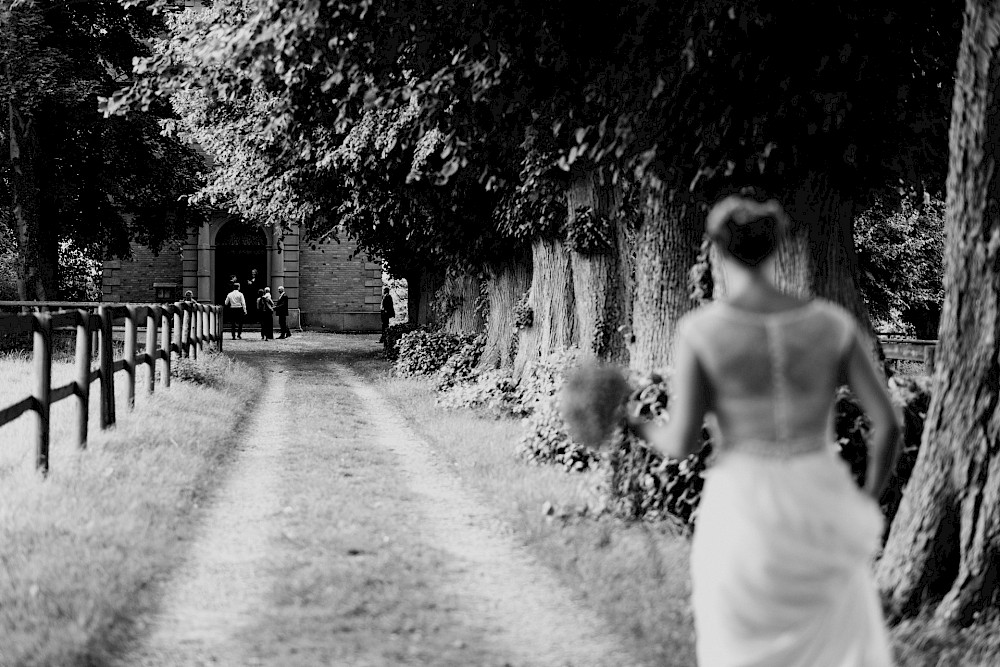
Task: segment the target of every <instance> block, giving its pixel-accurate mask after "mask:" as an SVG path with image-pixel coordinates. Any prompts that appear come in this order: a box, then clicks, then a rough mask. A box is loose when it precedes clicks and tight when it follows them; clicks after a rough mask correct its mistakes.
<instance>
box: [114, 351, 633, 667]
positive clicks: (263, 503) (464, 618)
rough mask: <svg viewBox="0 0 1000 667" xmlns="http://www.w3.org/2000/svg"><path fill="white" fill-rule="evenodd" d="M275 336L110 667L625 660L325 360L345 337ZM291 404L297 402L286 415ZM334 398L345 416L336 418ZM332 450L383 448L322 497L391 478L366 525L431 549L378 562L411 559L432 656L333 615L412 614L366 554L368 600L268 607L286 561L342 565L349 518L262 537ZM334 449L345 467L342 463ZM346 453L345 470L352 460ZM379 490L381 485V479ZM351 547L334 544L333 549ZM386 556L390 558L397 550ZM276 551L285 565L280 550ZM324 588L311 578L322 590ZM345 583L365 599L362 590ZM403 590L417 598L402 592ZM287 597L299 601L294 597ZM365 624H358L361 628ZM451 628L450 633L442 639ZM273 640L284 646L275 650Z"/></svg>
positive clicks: (300, 518) (443, 469) (370, 399)
mask: <svg viewBox="0 0 1000 667" xmlns="http://www.w3.org/2000/svg"><path fill="white" fill-rule="evenodd" d="M226 342H227V344H229V343H230V341H226ZM240 343H241V342H240V341H237V342H234V343H233V344H232V345H229V348H230V349H231V350H232V349H235V350H236V352H237V354H239V355H240V356H242V353H243V352H244V348H245V349H246V350H260V349H261V348H260V347H257V348H253V347H252V345H254V344H257V345H266V344H259V343H249V342H246V341H242V343H243V344H242V345H240ZM283 343H284V345H283V346H282V347H281V348H280V353H278V354H274V353H271V354H269V355H268V361H267V365H268V366H269V368H270V371H271V372H269V373H268V375H269V381H268V384H267V387H266V389H265V393H264V395H263V397H262V400H261V403H260V405H259V407H258V409H257V410H256V411H255V416H254V417H253V418H252V421H251V423H250V424H249V428H248V429H247V431H246V432H247V438H246V442H245V446H244V447H242V448H241V451H240V452H239V454H238V457H237V460H236V461H235V463H234V464H233V466H232V469H231V472H230V474H229V476H228V479H227V480H226V482H225V483H224V485H223V486H222V488H221V489H220V490H219V492H218V495H217V497H216V499H215V500H214V502H213V503H212V504H211V506H210V507H208V508H206V511H205V514H204V516H203V517H202V519H201V522H202V523H201V526H200V531H199V534H200V536H201V537H200V538H199V539H198V540H197V542H196V544H195V545H194V546H193V549H192V550H191V552H190V557H189V559H188V561H187V562H186V563H184V564H183V565H182V566H181V567H180V568H179V569H178V571H177V573H176V576H175V579H174V580H173V581H172V582H171V583H170V584H169V586H168V587H167V592H166V594H165V596H164V599H163V603H162V606H161V610H160V612H159V613H158V614H157V615H156V616H155V617H154V618H151V619H149V625H150V629H149V632H148V634H147V636H146V637H145V638H144V641H143V642H142V644H141V645H140V646H138V647H136V648H135V649H134V650H133V651H132V652H131V653H129V654H127V655H125V656H123V658H122V661H121V663H120V664H121V665H137V666H144V667H167V666H173V665H178V666H179V665H233V666H234V667H235V666H237V665H240V666H242V665H276V666H277V665H282V667H284V665H288V664H301V665H312V664H315V665H345V666H346V665H351V666H355V665H358V666H361V665H365V666H367V665H394V664H412V665H442V666H444V665H456V666H458V665H491V666H496V667H503V666H507V667H535V666H538V667H629V666H631V665H638V663H637V661H635V660H633V659H632V658H630V657H629V655H628V652H627V651H626V650H625V649H624V648H623V646H622V644H621V642H620V641H619V639H618V638H616V637H613V636H610V635H609V634H608V633H607V632H606V631H604V629H603V627H602V623H601V622H600V620H599V619H598V618H597V616H596V615H595V614H593V613H592V612H590V611H588V610H585V609H584V608H582V607H581V606H580V605H579V604H577V603H576V602H575V601H574V600H573V599H572V597H571V596H570V594H569V593H568V591H567V590H566V589H565V588H563V587H561V586H560V585H559V584H558V583H557V582H556V581H555V580H554V578H553V577H552V575H551V574H550V573H549V571H547V570H545V569H544V568H543V567H541V566H540V565H538V564H537V563H535V562H534V561H533V560H532V559H531V557H530V556H529V555H528V554H527V553H526V552H525V551H524V550H523V549H521V548H520V547H519V546H518V545H517V544H515V543H514V541H513V540H512V539H510V537H508V536H507V535H506V534H505V533H504V531H503V526H502V525H501V524H500V522H499V521H498V520H497V518H496V517H495V516H494V514H493V513H492V512H491V511H490V510H489V509H488V508H486V507H484V506H482V505H481V504H480V503H478V502H477V501H476V500H475V499H474V497H473V496H472V495H470V494H469V493H468V492H466V491H465V490H464V489H463V488H462V487H461V486H460V484H459V481H458V480H457V479H456V478H455V476H454V475H452V474H451V473H450V472H449V471H448V470H447V466H445V465H443V464H441V463H440V462H439V461H438V460H437V459H436V457H435V455H434V453H433V451H431V450H430V448H429V447H428V446H427V444H426V443H425V442H423V441H422V440H420V439H419V438H418V437H417V436H416V435H415V434H414V433H413V431H412V430H411V429H410V428H409V427H408V426H407V425H406V424H405V423H404V422H403V421H402V420H401V419H400V418H398V417H397V416H396V415H395V414H394V413H393V411H392V410H390V408H389V406H388V405H386V403H385V402H384V401H383V400H382V399H381V397H380V396H379V395H378V393H377V392H376V391H375V390H374V388H373V387H372V386H371V385H369V384H367V383H366V382H365V381H364V380H363V379H361V378H360V377H359V376H357V375H356V374H355V373H354V372H353V371H351V370H350V368H349V367H348V366H346V365H344V364H343V363H339V362H338V357H339V355H338V354H337V352H338V350H337V347H336V346H337V345H347V346H352V345H353V346H357V345H358V342H357V340H355V341H350V340H349V339H345V338H344V337H334V336H329V335H318V334H316V335H305V336H297V337H293V338H292V339H291V340H290V341H284V342H283ZM271 345H273V343H271ZM270 349H275V350H277V349H279V348H270ZM248 358H250V357H248ZM306 385H307V386H308V394H307V395H308V396H311V397H316V399H317V400H316V402H315V403H314V404H313V405H311V406H301V405H300V404H301V403H302V401H301V400H300V397H299V398H297V399H296V400H294V401H293V400H291V399H290V396H291V395H292V393H293V392H294V391H296V389H298V390H299V391H300V392H301V391H303V390H302V388H301V387H302V386H306ZM338 391H339V392H342V393H343V394H344V395H345V396H346V395H353V397H355V399H356V400H354V403H353V405H352V406H351V407H350V408H348V407H347V406H346V403H347V402H348V401H347V400H345V399H344V398H341V399H339V404H338V405H324V404H323V400H331V399H329V398H327V399H320V397H324V396H326V397H335V396H337V395H338V394H337V392H338ZM296 406H299V409H301V410H309V412H302V413H301V414H300V415H299V416H296V409H297V407H296ZM348 409H349V410H350V411H352V412H353V413H354V414H345V410H348ZM351 419H354V420H357V423H360V424H363V425H364V429H365V430H364V432H365V433H367V442H364V443H357V442H352V443H351V444H350V445H347V444H346V443H342V442H338V441H337V440H336V438H335V437H333V436H329V437H328V436H327V435H326V434H329V433H334V434H335V433H337V431H338V430H339V431H341V432H348V430H349V429H347V427H346V426H345V424H347V423H348V422H349V421H350V420H351ZM310 434H320V435H318V436H314V437H310ZM352 437H353V436H352ZM318 440H322V442H317V441H318ZM359 445H363V447H359ZM311 447H315V449H311ZM338 447H344V448H345V449H344V451H348V450H347V449H346V448H347V447H354V448H355V449H357V450H364V451H366V452H368V453H370V454H371V455H373V456H375V455H379V456H382V457H383V458H382V459H377V458H373V459H363V460H362V465H361V467H354V468H350V470H353V472H348V468H347V467H343V468H342V472H341V473H340V474H341V475H343V476H344V477H347V478H350V479H349V480H348V482H349V483H351V484H355V485H358V484H361V486H360V487H357V486H356V487H354V488H351V490H350V495H342V496H337V493H339V491H338V490H337V487H336V486H335V482H334V481H331V482H330V484H331V487H330V494H329V495H330V496H331V502H332V503H340V507H341V508H342V510H343V512H342V516H350V514H349V508H348V507H347V506H346V504H347V503H349V502H351V499H354V498H356V499H357V502H359V503H361V502H368V504H369V505H371V504H372V503H371V501H370V499H371V498H379V497H380V496H379V493H380V492H379V491H378V489H377V488H376V487H374V486H372V482H365V481H364V480H365V479H366V477H365V475H366V474H368V475H374V477H372V479H377V480H379V481H380V482H382V483H389V484H391V485H392V486H393V487H398V488H400V489H401V491H400V493H401V494H403V495H402V496H400V499H398V500H397V501H394V502H393V506H392V507H390V508H382V509H379V510H376V513H377V514H378V515H379V520H380V521H381V520H384V521H389V522H392V521H395V522H396V526H395V527H393V526H392V525H391V524H390V525H389V529H393V530H394V532H392V533H389V534H392V535H394V536H396V535H398V538H399V539H401V540H402V539H406V536H407V535H410V537H411V538H412V540H414V541H415V542H414V544H415V545H416V546H415V547H407V549H405V550H404V551H405V552H418V551H425V550H426V551H428V552H433V553H434V554H440V556H439V557H438V558H439V560H440V563H439V564H438V565H437V566H434V567H430V566H429V565H428V562H429V561H427V560H426V559H425V560H423V561H422V560H418V559H416V557H415V559H414V560H413V561H405V562H391V563H388V564H387V567H389V568H393V572H395V571H396V570H398V569H414V570H415V571H416V572H415V574H414V578H413V581H419V582H421V584H420V587H419V588H420V590H419V594H420V595H421V596H425V597H426V596H428V595H429V596H431V597H432V599H431V600H430V601H427V602H421V604H423V605H424V606H426V607H427V608H428V609H433V610H434V611H433V613H436V614H438V615H442V614H443V615H444V616H443V620H438V617H435V620H434V626H435V627H436V628H439V630H438V631H436V632H437V633H438V635H439V636H437V638H436V639H437V641H438V642H447V644H446V647H447V650H443V651H441V652H439V653H435V654H433V655H436V656H440V657H435V658H429V657H428V653H427V652H426V651H425V652H424V653H419V652H416V653H412V652H411V653H410V654H407V653H405V652H404V653H399V654H398V655H397V654H396V653H388V652H382V653H380V652H379V651H380V650H382V647H379V646H371V644H373V643H383V642H385V643H387V644H388V643H390V642H392V641H397V639H398V637H397V635H398V633H397V632H395V631H392V632H391V633H388V632H387V633H385V634H384V636H380V635H379V634H378V633H379V632H381V630H378V628H381V627H383V626H385V621H384V619H376V618H375V617H374V616H373V617H372V619H370V620H369V621H365V619H361V622H360V623H355V624H351V623H347V622H344V619H346V618H348V617H351V618H352V622H356V621H357V619H356V616H357V614H359V613H371V614H375V613H378V612H376V611H372V610H373V609H381V610H383V611H382V613H383V615H384V614H385V613H386V612H385V611H384V610H386V609H390V610H391V609H393V608H397V607H400V608H403V609H406V610H407V613H408V614H411V615H412V613H411V611H410V608H408V607H406V606H405V605H401V604H400V602H399V601H398V600H393V599H392V596H397V597H399V596H402V597H405V596H407V595H408V592H407V590H406V588H405V587H398V586H396V587H386V586H381V587H380V586H378V584H379V583H380V582H381V581H383V580H384V579H385V577H382V578H379V576H378V575H377V570H376V567H377V564H375V563H370V564H367V565H361V566H359V567H360V568H361V569H357V570H355V574H354V575H352V576H354V577H358V576H369V577H371V578H372V582H373V583H372V586H371V589H370V596H371V599H370V600H367V599H366V600H365V601H364V602H363V603H362V604H360V605H356V608H354V609H351V610H344V609H333V608H330V609H326V608H322V607H321V608H319V609H318V611H317V610H313V611H311V612H310V617H309V619H308V620H309V621H310V622H305V621H302V622H299V621H297V620H294V618H293V620H292V622H289V621H288V619H287V618H286V619H284V620H282V619H281V617H280V616H278V614H285V616H287V612H285V611H283V610H286V609H289V608H291V607H289V605H288V603H287V601H286V602H284V603H282V604H284V606H281V605H279V604H278V602H276V601H275V599H274V598H275V591H276V590H279V591H280V590H282V585H283V583H284V582H282V581H279V580H276V578H278V577H288V576H289V575H288V572H293V571H295V570H294V568H299V570H301V569H302V568H303V567H306V566H307V565H308V566H309V567H312V568H316V567H319V568H320V569H323V568H324V567H327V565H326V564H327V563H329V565H328V567H329V568H335V567H347V566H346V565H343V564H344V563H345V562H348V561H349V562H357V559H354V560H351V559H345V558H342V557H339V556H337V555H336V554H334V553H332V552H334V551H339V550H341V549H342V546H341V542H342V539H341V538H342V537H343V535H348V534H351V531H352V530H354V531H355V532H356V531H357V526H353V527H352V526H349V525H344V526H340V527H335V528H336V530H337V531H339V534H338V535H331V536H329V537H323V538H322V539H323V540H325V541H324V542H322V543H320V542H316V543H315V544H313V545H312V547H311V548H310V547H309V545H307V544H306V543H305V541H304V540H303V541H302V543H301V544H300V545H298V546H297V547H296V549H290V548H289V546H288V544H287V542H288V541H287V540H284V542H283V541H282V540H281V539H280V538H276V536H281V535H285V536H287V534H288V531H289V530H290V529H289V522H290V521H291V520H292V519H291V518H290V517H289V514H290V513H291V512H292V508H290V507H287V506H284V503H285V502H287V500H286V497H287V495H288V493H289V490H288V488H287V487H288V485H289V479H300V480H302V481H301V483H302V484H308V483H315V482H310V481H307V480H305V479H303V471H309V470H317V469H323V474H324V475H326V476H329V475H331V474H334V473H335V472H336V471H335V470H329V469H328V468H330V467H332V466H331V460H330V459H329V458H326V459H324V458H323V457H324V456H326V457H329V456H330V455H332V453H335V452H336V451H337V450H336V448H338ZM338 455H340V454H338ZM378 460H381V461H383V462H382V463H381V464H378V465H379V469H378V470H371V469H369V470H367V471H366V470H363V469H362V468H363V467H364V466H365V465H367V466H368V467H369V468H371V467H372V466H373V465H376V463H375V462H376V461H378ZM339 461H340V464H341V465H343V466H346V465H347V464H346V463H345V461H346V459H344V458H341V459H339ZM367 461H371V463H366V462H367ZM351 465H354V466H358V464H357V463H356V462H355V463H352V464H351ZM295 466H298V467H297V468H296V467H295ZM387 478H388V482H386V479H387ZM316 479H319V478H316ZM292 483H293V484H294V482H292ZM345 483H346V482H345ZM365 484H368V485H369V488H367V489H366V488H365V486H364V485H365ZM283 485H284V486H283ZM345 488H346V487H345ZM381 494H382V495H381V497H385V492H384V491H382V492H381ZM366 499H367V500H366ZM311 503H312V504H316V501H315V500H313V501H311ZM375 506H378V505H377V504H376V505H375ZM310 512H312V514H310ZM383 515H384V516H383ZM294 521H295V522H296V523H295V524H294V526H295V528H294V530H296V531H297V534H299V535H303V534H308V531H303V530H301V528H302V527H303V526H306V527H308V524H309V522H310V521H312V522H315V524H316V531H315V532H316V533H317V534H319V533H320V532H321V531H320V527H321V526H320V523H319V522H321V521H322V522H323V523H322V528H323V529H325V530H327V531H329V530H330V527H329V526H330V524H331V519H330V510H329V508H315V507H312V508H297V509H296V510H295V517H294ZM389 529H387V532H388V530H389ZM408 530H409V533H407V531H408ZM317 539H318V538H317ZM352 539H357V536H356V535H354V536H353V537H352ZM369 539H370V542H371V543H373V544H374V543H377V542H385V543H388V542H389V538H388V537H387V536H386V535H382V536H381V538H379V536H378V535H371V536H369ZM338 540H341V541H340V542H338ZM364 552H365V549H350V550H343V551H341V553H346V554H349V555H357V554H361V555H364ZM394 557H395V558H401V559H404V560H405V554H404V556H402V557H401V556H399V555H398V554H396V555H395V556H394ZM331 559H332V560H331ZM291 560H294V561H296V562H294V563H290V562H286V561H291ZM303 561H311V562H310V563H308V564H306V563H304V562H303ZM329 588H330V586H329V585H325V589H329ZM387 588H388V589H389V590H387ZM361 590H362V591H364V597H365V598H368V596H369V592H368V590H369V589H367V588H362V589H361ZM411 594H413V595H417V589H416V588H414V589H413V590H412V591H411ZM331 595H332V597H331V598H330V600H331V602H330V603H329V604H328V605H327V607H336V606H337V604H343V605H345V606H346V605H347V604H348V603H347V601H346V600H345V598H346V597H347V596H348V595H349V594H348V593H347V592H343V593H341V594H340V598H339V599H340V600H341V602H340V603H338V602H337V600H338V595H337V591H332V592H331ZM324 604H326V603H324ZM303 605H305V603H301V604H299V608H300V609H301V608H303ZM293 606H294V605H293ZM359 610H360V611H359ZM298 613H301V612H298ZM324 614H329V618H327V617H326V616H324ZM276 619H278V620H277V621H276ZM366 623H367V624H368V625H369V626H370V627H368V628H367V629H365V626H366ZM379 623H381V624H382V625H379ZM275 626H278V630H277V631H274V632H263V631H262V630H261V629H262V628H273V627H275ZM372 628H375V629H376V630H375V631H373V630H372ZM352 635H353V636H352ZM260 636H265V637H266V639H263V640H260V641H266V642H267V643H268V644H270V646H267V647H261V646H259V645H254V637H260ZM456 636H457V637H458V639H453V638H452V637H456ZM432 640H434V638H433V637H432V638H430V639H423V641H432ZM408 641H421V637H420V635H419V634H418V635H417V636H416V637H415V638H410V639H408ZM275 643H283V644H285V645H284V646H281V647H275V646H274V644H275ZM332 643H336V644H338V646H339V648H338V647H335V646H331V644H332ZM359 644H367V646H363V645H359ZM464 647H468V648H467V650H464ZM279 648H280V650H278V649H279ZM463 650H464V655H465V657H464V658H463V657H462V656H463ZM407 655H411V656H417V657H410V658H407V657H406V656H407ZM386 656H394V657H386ZM421 656H422V657H421ZM484 656H485V657H484Z"/></svg>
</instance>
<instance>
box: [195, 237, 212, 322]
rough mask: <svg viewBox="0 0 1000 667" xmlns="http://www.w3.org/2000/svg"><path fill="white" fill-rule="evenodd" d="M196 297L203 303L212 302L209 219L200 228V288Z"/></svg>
mask: <svg viewBox="0 0 1000 667" xmlns="http://www.w3.org/2000/svg"><path fill="white" fill-rule="evenodd" d="M195 298H196V299H198V301H201V302H202V303H211V302H212V300H213V299H214V296H213V292H212V237H211V233H210V227H209V223H208V221H205V222H204V223H202V225H201V229H199V230H198V290H197V292H196V293H195Z"/></svg>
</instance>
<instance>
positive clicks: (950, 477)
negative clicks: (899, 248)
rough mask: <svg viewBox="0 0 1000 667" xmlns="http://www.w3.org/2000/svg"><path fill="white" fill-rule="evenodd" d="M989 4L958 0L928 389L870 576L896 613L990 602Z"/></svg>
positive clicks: (997, 465) (996, 56)
mask: <svg viewBox="0 0 1000 667" xmlns="http://www.w3.org/2000/svg"><path fill="white" fill-rule="evenodd" d="M998 143H1000V3H997V2H993V1H986V0H967V2H966V7H965V25H964V29H963V32H962V39H961V49H960V52H959V56H958V74H957V77H956V82H955V87H954V101H953V105H952V123H951V138H950V151H951V158H950V162H949V165H950V170H949V174H948V190H947V193H948V194H947V213H946V222H945V227H946V238H945V278H944V291H945V299H944V308H943V312H942V316H941V330H940V335H939V345H938V350H939V352H938V362H937V364H936V371H935V374H934V383H933V389H932V394H933V399H932V401H931V405H930V408H929V410H928V415H927V420H926V422H925V426H924V436H923V444H922V446H921V449H920V454H919V456H918V459H917V462H916V467H915V469H914V471H913V476H912V477H911V478H910V481H909V483H908V484H907V486H906V490H905V492H904V494H903V501H902V505H901V506H900V508H899V512H898V513H897V514H896V518H895V520H894V522H893V525H892V530H891V532H890V533H889V539H888V542H887V544H886V547H885V551H884V554H883V556H882V559H881V561H880V562H879V564H878V575H879V581H880V585H881V587H882V589H883V591H884V593H885V595H886V598H887V600H888V604H889V608H890V610H891V612H892V613H893V614H894V615H896V616H904V615H911V614H915V613H916V612H918V611H919V610H920V609H921V607H922V606H924V605H926V604H931V605H933V604H936V605H937V607H936V612H935V616H936V618H937V619H938V620H940V621H944V622H946V623H949V624H955V625H968V624H970V623H972V622H973V621H974V620H975V619H976V618H977V616H978V615H979V614H980V613H985V612H987V611H988V610H989V609H994V610H995V608H996V605H997V603H998V602H1000V211H998V208H997V202H998V201H1000V168H998V167H1000V165H998V162H997V153H996V146H997V145H998Z"/></svg>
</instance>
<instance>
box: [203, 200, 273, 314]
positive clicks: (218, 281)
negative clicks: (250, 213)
mask: <svg viewBox="0 0 1000 667" xmlns="http://www.w3.org/2000/svg"><path fill="white" fill-rule="evenodd" d="M253 269H256V270H257V284H256V285H255V286H254V287H250V286H249V285H248V284H247V283H248V282H249V281H248V278H249V277H250V275H251V272H252V270H253ZM232 276H235V277H236V280H237V281H238V282H239V283H240V289H241V290H242V291H243V294H244V296H246V298H247V309H248V310H250V311H251V312H252V311H253V309H254V304H255V303H256V301H257V289H258V288H260V287H265V286H267V285H268V278H267V235H266V234H265V233H264V231H263V230H262V229H260V228H259V227H255V226H253V225H249V224H247V223H245V222H243V221H241V220H232V221H230V222H227V223H226V224H225V225H224V226H223V227H222V229H220V230H219V232H218V234H217V235H216V237H215V302H216V303H225V301H226V294H228V293H229V292H230V291H231V290H232V286H231V277H232Z"/></svg>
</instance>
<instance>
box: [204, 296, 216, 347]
mask: <svg viewBox="0 0 1000 667" xmlns="http://www.w3.org/2000/svg"><path fill="white" fill-rule="evenodd" d="M206 308H208V342H209V347H211V343H214V342H215V306H206Z"/></svg>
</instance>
